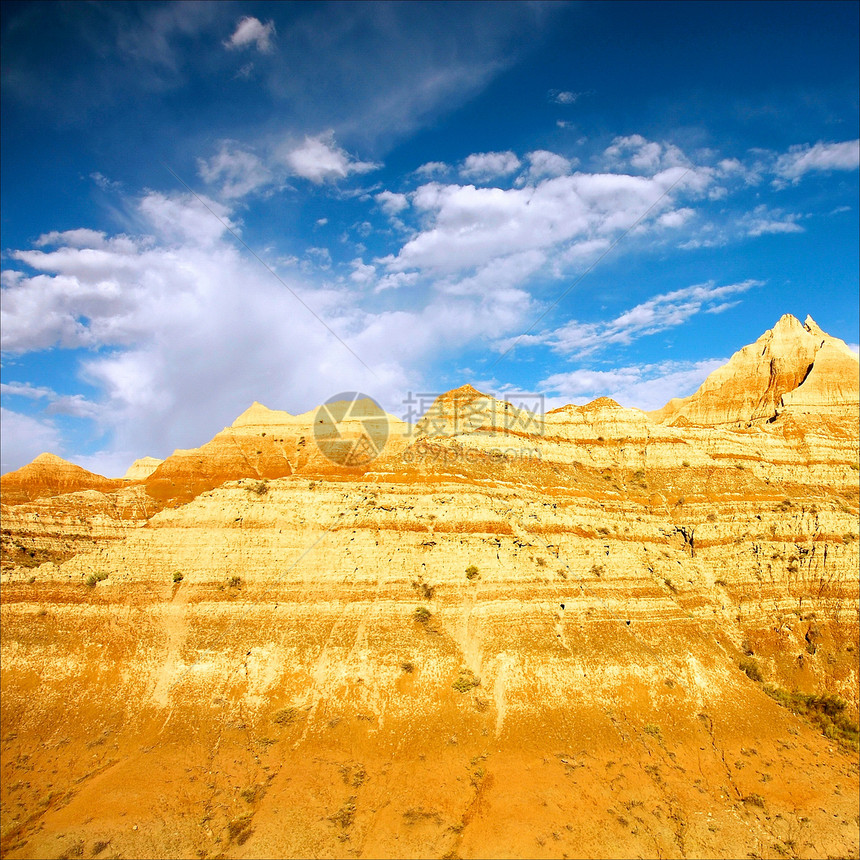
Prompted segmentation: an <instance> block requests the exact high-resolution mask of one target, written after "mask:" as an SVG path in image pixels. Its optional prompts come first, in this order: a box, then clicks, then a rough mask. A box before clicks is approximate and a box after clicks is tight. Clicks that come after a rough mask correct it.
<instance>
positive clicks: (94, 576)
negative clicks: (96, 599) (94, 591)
mask: <svg viewBox="0 0 860 860" xmlns="http://www.w3.org/2000/svg"><path fill="white" fill-rule="evenodd" d="M109 575H110V574H107V573H105V572H104V571H103V570H100V571H99V572H98V573H91V574H90V575H89V576H88V577H87V578H86V579H85V580H84V582H86V584H87V585H88V586H89V587H90V588H95V586H96V585H98V583H100V582H104V581H105V580H106V579H107V578H108V576H109Z"/></svg>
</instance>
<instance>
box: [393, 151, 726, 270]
mask: <svg viewBox="0 0 860 860" xmlns="http://www.w3.org/2000/svg"><path fill="white" fill-rule="evenodd" d="M679 180H680V181H679ZM708 181H709V179H708V177H707V176H703V175H700V174H699V173H697V172H696V171H695V170H690V171H689V172H687V173H685V171H684V169H683V168H680V167H676V168H671V169H669V170H666V171H663V172H662V173H658V174H657V175H655V176H653V177H644V176H629V175H625V174H611V173H607V174H589V173H577V174H574V175H572V176H558V177H555V178H551V179H545V180H543V181H541V182H539V183H537V184H536V185H527V186H525V187H522V188H512V189H501V188H477V187H475V186H473V185H443V184H441V183H438V182H431V183H427V184H425V185H422V186H420V187H419V188H418V189H417V190H416V191H415V192H414V193H413V195H412V206H413V209H414V210H415V211H416V212H417V213H419V215H424V229H422V230H421V231H420V232H418V233H417V234H415V235H414V236H413V237H412V238H411V239H410V240H409V241H408V242H407V243H406V244H405V245H404V246H403V247H402V248H401V249H400V251H399V253H398V254H397V255H396V256H395V255H390V256H389V257H386V258H384V260H383V262H384V263H385V264H386V265H387V266H388V267H389V269H390V270H391V271H407V270H409V269H419V270H422V271H425V272H433V273H437V274H438V273H442V274H451V273H454V272H457V271H461V270H469V269H472V268H475V267H482V266H486V265H488V264H489V263H491V262H492V261H493V260H496V259H497V258H501V257H507V256H509V255H511V254H516V253H521V252H523V251H528V250H541V251H543V252H544V253H545V254H547V255H549V251H550V250H552V251H553V255H554V256H558V257H561V256H564V255H567V256H568V258H569V259H573V258H575V256H576V253H575V247H576V245H578V244H580V243H593V242H594V241H595V240H596V239H602V238H605V237H607V236H614V235H617V233H619V232H620V231H622V230H626V229H629V227H630V226H631V225H632V224H633V223H634V222H635V221H636V220H637V219H638V218H640V217H641V216H642V215H643V214H644V213H645V212H646V211H647V210H649V208H650V207H653V210H652V213H651V214H652V217H654V218H656V217H658V216H659V215H661V214H664V213H666V212H668V211H672V207H673V195H674V194H681V193H683V192H685V191H690V190H692V191H693V192H694V193H698V190H699V189H701V188H703V187H705V185H706V184H707V182H708ZM675 182H678V184H677V185H676V186H675V188H674V189H673V191H672V193H670V194H667V193H666V192H667V189H669V188H670V187H671V186H672V184H673V183H675ZM655 204H656V205H655ZM648 223H649V222H648V221H646V222H643V224H644V225H645V226H646V227H647V225H648Z"/></svg>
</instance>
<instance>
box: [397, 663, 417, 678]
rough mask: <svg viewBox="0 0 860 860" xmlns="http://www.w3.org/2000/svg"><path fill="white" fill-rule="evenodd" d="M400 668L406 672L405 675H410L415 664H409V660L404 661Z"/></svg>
mask: <svg viewBox="0 0 860 860" xmlns="http://www.w3.org/2000/svg"><path fill="white" fill-rule="evenodd" d="M400 668H401V669H402V670H403V671H404V672H406V674H407V675H411V674H412V673H413V672H414V671H415V664H414V663H411V662H410V661H409V660H405V661H404V662H403V663H401V664H400Z"/></svg>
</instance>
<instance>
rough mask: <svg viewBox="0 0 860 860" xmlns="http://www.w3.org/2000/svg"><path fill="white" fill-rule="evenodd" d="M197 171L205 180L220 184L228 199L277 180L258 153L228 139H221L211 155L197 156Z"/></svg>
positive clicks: (243, 194) (223, 193) (241, 195)
mask: <svg viewBox="0 0 860 860" xmlns="http://www.w3.org/2000/svg"><path fill="white" fill-rule="evenodd" d="M197 170H198V173H199V174H200V176H201V178H202V179H203V180H204V181H205V182H208V183H210V184H219V185H220V186H221V194H222V195H223V196H224V197H226V198H228V199H231V198H234V197H244V196H245V195H246V194H249V193H251V192H252V191H256V190H257V189H258V188H261V187H263V186H266V185H269V184H271V183H272V182H273V181H274V177H273V175H272V171H271V169H270V168H269V167H267V166H266V165H265V164H264V163H263V161H262V160H261V159H260V157H259V156H258V155H256V154H255V153H254V152H251V151H250V150H248V149H244V148H242V147H241V146H240V145H239V144H237V143H235V142H234V141H228V140H224V141H221V144H220V149H219V151H218V152H217V153H216V154H215V155H213V156H212V157H211V158H209V159H203V158H198V159H197Z"/></svg>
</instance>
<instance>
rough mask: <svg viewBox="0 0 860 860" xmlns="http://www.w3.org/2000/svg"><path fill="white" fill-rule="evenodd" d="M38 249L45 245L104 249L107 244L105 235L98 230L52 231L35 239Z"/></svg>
mask: <svg viewBox="0 0 860 860" xmlns="http://www.w3.org/2000/svg"><path fill="white" fill-rule="evenodd" d="M35 244H36V245H37V246H38V247H39V248H44V247H45V246H46V245H67V246H69V247H71V248H104V247H105V246H106V244H107V240H106V239H105V234H104V233H102V232H100V231H99V230H87V229H80V230H62V231H58V230H52V231H51V232H50V233H43V234H42V235H41V236H39V238H38V239H36V242H35Z"/></svg>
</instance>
